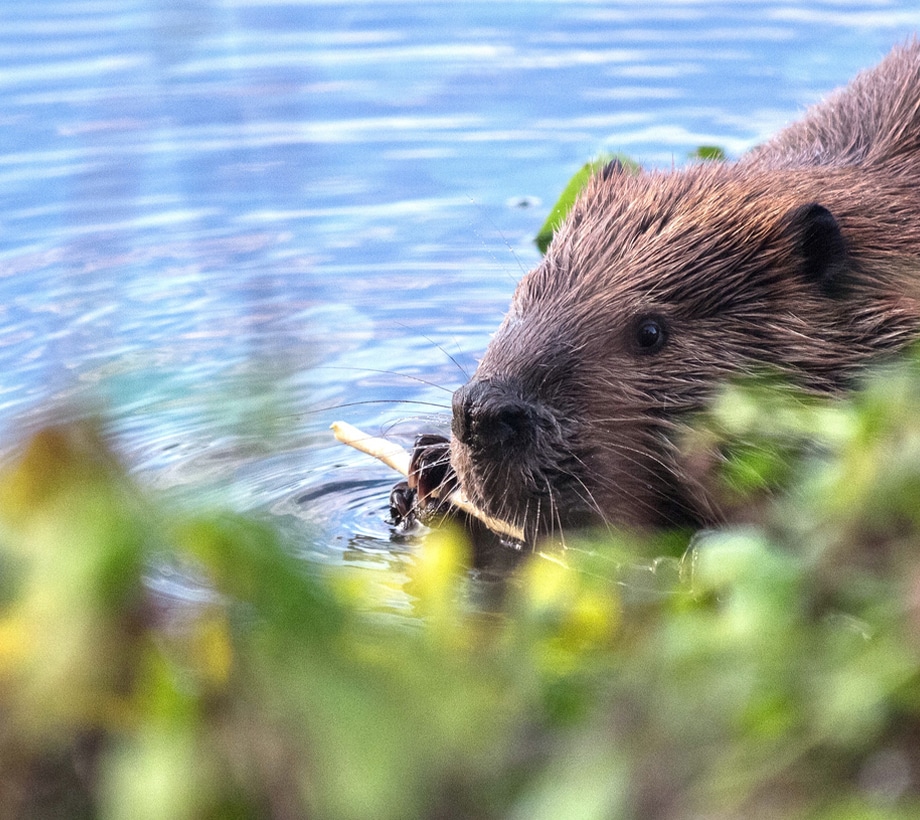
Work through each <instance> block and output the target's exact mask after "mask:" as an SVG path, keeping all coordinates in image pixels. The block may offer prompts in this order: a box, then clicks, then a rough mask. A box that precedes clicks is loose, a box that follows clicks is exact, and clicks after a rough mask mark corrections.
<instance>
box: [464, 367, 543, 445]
mask: <svg viewBox="0 0 920 820" xmlns="http://www.w3.org/2000/svg"><path fill="white" fill-rule="evenodd" d="M535 427H536V410H535V408H534V407H533V405H532V404H530V403H529V402H527V401H525V400H524V399H522V398H521V397H520V395H519V394H517V393H516V392H515V391H513V390H512V389H510V388H509V387H508V386H507V385H503V384H496V383H493V382H490V381H484V380H483V381H472V382H470V383H469V384H466V385H464V386H463V387H461V388H460V389H459V390H457V391H456V392H455V393H454V398H453V419H452V421H451V431H452V432H453V434H454V437H455V438H457V439H458V440H459V441H460V442H461V443H463V444H466V445H467V446H469V447H474V448H476V449H480V450H489V449H492V448H496V447H501V448H505V449H507V448H511V447H515V448H524V447H526V446H527V445H529V444H530V443H531V442H532V441H533V437H534V429H535Z"/></svg>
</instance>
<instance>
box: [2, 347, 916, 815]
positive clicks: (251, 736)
mask: <svg viewBox="0 0 920 820" xmlns="http://www.w3.org/2000/svg"><path fill="white" fill-rule="evenodd" d="M686 446H687V448H688V450H689V451H690V452H691V453H692V452H694V451H699V452H704V453H707V454H709V456H710V457H712V454H713V453H715V454H716V455H717V458H715V461H716V463H717V464H718V465H719V466H718V469H715V470H714V471H713V472H712V481H713V482H715V483H716V485H717V486H720V487H722V492H723V493H724V497H725V499H726V505H727V508H730V509H731V510H732V512H733V519H734V520H736V521H738V523H737V524H733V525H730V526H726V527H724V528H722V529H720V530H718V531H712V532H703V533H699V534H697V536H696V537H695V539H694V540H693V542H692V544H691V546H690V547H689V549H687V551H686V553H685V554H684V555H683V557H677V558H675V557H669V556H668V555H667V554H665V555H661V557H657V558H656V557H655V555H656V551H657V550H658V547H652V548H649V546H648V545H643V544H641V543H638V542H636V541H635V539H630V538H627V537H625V536H624V537H622V538H620V539H614V538H612V537H611V536H609V534H608V535H607V536H605V538H604V539H593V540H592V539H589V538H587V537H586V538H585V539H584V540H582V541H581V542H579V543H574V544H570V545H569V548H568V549H567V550H565V551H564V552H561V553H547V554H539V553H537V554H534V555H533V556H531V557H530V558H529V560H527V561H525V562H524V563H523V564H522V565H521V567H520V568H519V569H518V570H517V571H516V572H515V573H514V574H513V575H512V576H511V577H510V578H509V579H508V581H507V589H506V590H505V594H504V596H503V599H502V603H501V604H500V605H499V606H498V607H497V608H496V609H491V610H490V609H484V608H483V607H482V606H480V605H479V600H480V597H479V596H478V595H477V584H478V583H479V582H478V580H477V576H476V574H475V573H471V572H470V571H469V569H468V565H469V557H468V553H467V550H466V546H465V544H464V542H463V540H462V538H461V537H458V536H457V535H456V534H454V533H451V532H448V531H438V532H436V533H434V534H432V536H431V537H429V538H428V539H426V541H425V543H424V544H423V545H422V546H420V548H419V550H418V553H417V555H416V556H415V558H414V561H413V566H412V570H411V573H410V579H409V581H408V583H407V584H406V586H405V594H406V597H407V599H408V600H409V601H410V602H411V605H412V607H413V610H414V611H413V613H412V617H408V618H407V617H398V616H396V615H394V614H393V613H392V612H388V611H385V610H383V609H381V608H378V605H377V604H376V603H375V595H376V593H375V591H374V590H375V589H376V588H377V587H378V584H379V573H380V572H382V570H366V571H361V570H356V569H355V568H349V569H348V571H347V574H346V571H345V568H343V567H340V568H336V567H329V566H317V565H314V564H312V563H311V562H309V561H307V560H304V559H302V558H298V557H295V554H296V553H297V552H301V553H302V550H301V551H298V550H297V549H296V546H297V545H292V544H286V543H284V542H283V540H282V538H281V536H279V535H278V534H277V533H276V532H275V531H274V530H273V529H272V528H271V527H270V526H269V525H267V524H266V523H264V522H261V521H257V520H253V519H251V518H245V517H242V516H239V515H234V514H229V513H214V514H189V513H177V512H176V510H175V509H167V508H164V507H163V506H161V505H160V503H159V502H158V501H157V500H156V499H153V498H150V497H148V496H147V495H145V494H143V493H141V492H140V491H139V490H138V489H137V487H135V486H134V485H133V484H132V482H131V481H130V480H129V479H128V478H127V475H126V472H125V471H124V469H123V468H122V467H121V466H120V465H119V464H118V463H117V461H116V460H115V459H114V458H113V457H112V456H111V455H110V454H109V450H108V448H107V446H106V443H105V439H104V436H103V435H101V434H100V432H99V430H98V429H97V428H96V427H93V426H91V425H70V426H61V427H58V428H50V429H46V430H45V431H44V432H42V433H40V434H39V435H38V436H36V437H35V438H34V439H33V440H32V441H31V443H30V444H29V445H28V447H27V448H26V449H25V450H24V451H23V452H22V454H21V456H20V457H19V458H18V459H17V460H16V461H15V462H14V463H11V464H9V465H7V466H6V468H5V469H4V471H3V473H2V475H0V568H2V573H0V578H2V583H0V713H2V720H0V813H2V816H3V817H16V818H20V817H21V818H42V817H58V818H60V817H63V818H95V817H100V818H132V820H136V818H180V819H181V818H269V817H270V818H323V820H338V819H339V818H341V819H342V820H352V818H355V819H357V818H375V820H387V818H394V819H395V818H486V819H488V818H510V819H513V820H517V819H518V818H520V820H524V819H525V818H526V820H535V819H538V818H553V819H554V820H555V819H556V818H567V820H568V819H572V820H578V819H579V818H585V820H592V819H593V818H643V820H644V819H645V818H675V819H676V818H687V817H704V816H705V817H707V818H737V817H741V816H744V817H748V818H768V817H769V818H775V817H784V818H788V817H815V818H827V820H832V819H833V820H837V819H838V818H909V817H916V816H920V752H918V750H920V744H918V740H920V629H918V627H920V361H918V359H917V358H916V357H912V358H906V359H905V360H904V361H902V362H900V363H899V364H897V365H892V366H890V367H887V368H885V369H884V370H882V371H880V372H878V373H876V374H875V375H874V376H872V377H871V378H870V379H868V380H867V382H866V384H865V387H864V388H863V389H861V390H860V391H859V392H857V393H855V394H854V395H853V396H852V397H850V398H848V399H838V400H834V401H832V400H829V399H818V398H814V397H807V396H803V395H802V394H800V393H797V392H795V391H793V390H790V389H788V388H785V387H783V386H781V385H777V384H775V383H770V382H755V383H748V384H743V385H736V386H733V387H732V388H730V389H728V390H727V391H726V392H725V393H724V395H723V396H722V397H721V398H720V399H719V401H718V402H716V404H715V406H714V407H713V410H712V412H711V413H710V414H708V415H707V416H706V417H705V418H703V419H701V420H700V423H699V424H698V425H696V426H695V428H694V431H693V432H692V434H691V435H690V436H689V437H688V440H687V444H686ZM660 543H662V542H656V544H658V545H659V546H660ZM669 549H670V548H669ZM659 554H660V553H659ZM164 562H166V563H172V564H178V565H180V566H185V567H189V568H190V571H192V570H193V571H194V572H195V573H196V574H200V575H201V576H202V578H204V579H206V589H207V590H209V591H210V594H209V595H207V596H206V598H205V599H204V601H203V602H192V601H188V600H174V599H168V598H165V597H164V596H162V595H158V594H155V593H154V592H153V591H152V588H151V586H150V585H149V584H148V583H146V582H145V578H146V577H147V576H148V574H149V573H151V572H152V571H154V569H155V568H156V567H157V566H159V565H163V563H164Z"/></svg>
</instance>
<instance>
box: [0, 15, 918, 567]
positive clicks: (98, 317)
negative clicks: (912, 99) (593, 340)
mask: <svg viewBox="0 0 920 820" xmlns="http://www.w3.org/2000/svg"><path fill="white" fill-rule="evenodd" d="M918 28H920V6H918V4H917V2H916V0H914V2H906V1H905V0H900V1H897V0H891V1H890V2H886V1H885V0H874V1H873V0H868V2H867V0H860V2H847V1H845V0H840V1H839V2H834V1H833V0H825V1H824V2H807V3H806V2H778V0H773V1H771V0H762V1H761V0H748V1H747V2H745V0H740V1H739V0H731V1H730V2H709V0H706V2H702V1H701V2H695V1H694V0H681V1H677V0H675V1H674V2H660V3H648V2H628V1H627V0H624V1H623V2H609V3H604V2H577V1H575V0H573V1H572V2H563V0H543V2H540V0H517V1H514V2H494V1H493V2H456V0H453V1H452V2H440V1H439V0H426V2H348V1H347V0H341V1H340V2H286V0H170V1H169V2H167V0H133V1H132V0H39V1H38V2H34V3H21V2H18V0H2V2H0V100H2V103H0V122H2V128H0V191H2V195H3V207H2V210H0V288H2V298H0V320H2V334H0V373H2V378H0V437H2V439H0V440H2V441H3V442H4V449H6V450H9V449H10V448H12V447H14V446H15V445H16V443H17V442H19V441H21V439H22V438H23V436H24V435H26V434H27V433H28V432H29V431H31V430H33V429H35V428H36V427H37V426H38V425H39V424H41V423H43V422H44V421H46V420H47V419H48V418H51V417H54V416H57V417H61V416H62V415H63V416H67V415H74V414H81V413H86V412H96V411H102V412H104V414H105V415H106V417H107V418H108V419H109V427H110V429H111V431H112V435H113V439H114V441H115V442H116V445H117V447H118V449H119V450H120V452H121V453H122V454H123V457H124V458H125V460H126V461H127V463H129V464H130V465H132V469H133V470H134V472H135V474H136V476H137V478H138V480H139V481H140V482H141V483H144V484H148V485H150V486H152V487H155V488H158V489H160V490H162V491H163V492H166V493H171V494H173V495H175V496H177V497H180V496H187V497H189V498H194V499H195V503H201V502H202V500H205V501H207V502H208V503H211V502H213V503H219V504H224V505H229V506H232V507H234V508H236V509H243V510H256V511H259V512H262V513H266V514H270V515H274V516H277V518H278V520H279V522H281V523H282V524H283V526H285V527H289V528H290V529H291V530H292V531H293V533H294V537H295V539H297V540H296V542H297V543H300V544H302V545H303V551H304V553H305V554H310V555H313V556H316V557H318V558H320V559H323V560H332V561H336V562H339V561H348V562H358V563H362V562H367V563H371V564H373V563H375V562H379V561H383V562H388V561H392V560H398V556H399V554H400V553H401V551H402V550H404V549H406V547H405V545H403V544H401V543H399V540H398V539H395V538H394V537H393V535H392V533H391V532H390V529H389V527H388V526H387V524H386V522H385V512H386V511H385V508H386V496H387V491H388V488H389V485H390V484H391V483H392V481H393V478H394V476H393V475H392V474H390V473H389V472H388V470H387V468H385V467H383V466H382V465H378V464H376V463H371V462H370V461H368V460H367V459H366V458H365V457H363V456H361V455H360V454H358V453H354V452H352V451H350V450H346V449H345V448H342V447H340V446H338V445H335V444H333V443H332V441H331V438H330V436H329V433H328V426H329V424H330V422H331V421H333V420H334V419H335V418H344V419H346V420H348V421H350V422H352V423H354V424H357V425H360V426H362V427H364V428H366V429H368V430H369V431H371V432H374V433H379V432H384V433H385V434H387V435H392V436H395V437H397V438H399V439H400V440H403V441H405V442H409V441H411V438H412V433H413V432H414V431H415V430H417V429H421V428H426V427H432V426H435V427H436V426H437V425H438V423H443V421H444V419H445V417H446V416H445V414H446V412H447V408H448V406H449V399H450V391H451V390H452V389H453V388H455V387H456V386H458V385H459V384H461V383H462V382H463V381H464V380H465V379H466V377H467V375H468V374H469V373H470V372H471V371H472V370H473V368H474V367H475V362H476V357H477V355H478V354H480V353H481V351H482V350H483V348H484V347H485V345H486V342H487V340H488V337H489V334H490V332H491V331H492V330H493V329H494V328H495V327H496V326H497V325H498V323H499V321H500V319H501V316H502V314H503V311H504V309H505V307H506V305H507V303H508V300H509V298H510V295H511V292H512V290H513V289H514V285H515V282H516V281H517V279H518V278H519V277H520V275H521V274H522V272H523V271H525V270H526V269H528V268H529V267H531V266H532V265H533V264H535V262H536V261H537V259H538V255H537V251H536V249H535V247H534V246H533V243H532V237H533V236H534V234H535V233H536V231H537V230H538V228H539V226H540V224H541V223H542V221H543V219H544V218H545V216H546V214H547V211H548V209H549V207H550V206H551V204H552V202H553V201H554V199H555V197H556V195H557V194H558V193H559V191H560V190H561V189H562V187H563V186H564V184H565V183H566V181H567V180H568V178H569V177H570V175H571V174H572V173H573V172H574V171H575V170H576V169H577V168H578V167H580V166H581V165H582V164H583V163H584V162H585V161H586V160H587V159H589V158H591V157H592V156H594V155H595V154H597V153H598V152H600V151H625V152H627V153H629V154H631V155H632V156H634V157H635V158H636V159H638V160H640V161H641V162H643V163H644V164H646V165H651V166H658V167H671V166H672V165H680V164H682V163H683V162H685V160H686V156H687V154H688V152H689V151H691V150H692V149H693V148H695V147H696V146H698V145H700V144H717V145H721V146H723V147H724V148H725V149H726V150H727V151H728V153H729V154H730V155H734V156H736V155H738V154H739V153H741V152H743V151H744V150H745V149H746V148H748V147H750V146H751V145H753V144H755V143H757V142H758V141H760V140H762V139H763V138H765V137H767V136H768V135H770V134H771V133H772V132H774V131H775V130H776V129H778V128H780V127H781V126H782V125H783V124H785V123H786V122H788V121H789V120H790V119H793V118H794V117H796V116H797V115H798V114H799V113H800V112H801V111H802V109H803V108H804V107H805V106H807V105H808V104H810V103H812V102H814V101H816V100H818V99H819V98H820V97H821V96H822V95H823V94H824V93H826V92H827V91H828V90H830V89H831V88H833V87H835V86H837V85H839V84H841V83H843V82H845V81H846V80H847V79H848V78H850V77H851V76H852V75H853V74H854V73H855V72H856V71H857V70H859V69H861V68H864V67H868V66H870V65H872V64H874V63H875V62H877V61H878V60H879V59H880V58H881V57H882V56H883V55H884V53H885V52H886V51H887V50H888V49H889V48H890V47H891V45H892V44H894V43H896V42H898V41H901V40H903V39H905V38H906V37H907V36H909V35H910V34H912V33H913V32H915V31H916V30H917V29H918Z"/></svg>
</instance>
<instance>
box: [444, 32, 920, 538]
mask: <svg viewBox="0 0 920 820" xmlns="http://www.w3.org/2000/svg"><path fill="white" fill-rule="evenodd" d="M918 285H920V45H918V43H917V41H916V40H912V41H910V42H908V43H906V44H903V45H901V46H898V47H896V48H895V49H894V50H893V51H891V52H890V53H889V54H888V56H887V57H885V59H884V60H883V61H882V62H881V63H880V64H878V65H877V66H876V67H875V68H873V69H870V70H868V71H866V72H863V73H861V74H859V75H857V76H856V77H855V79H854V80H853V81H852V82H851V83H850V84H849V85H848V86H846V87H845V88H843V89H841V90H838V91H837V92H835V93H833V94H832V95H831V96H830V97H828V98H827V99H826V100H825V101H824V102H822V103H820V104H818V105H817V106H815V107H813V108H811V109H810V110H809V111H807V112H806V113H805V116H804V117H803V119H801V120H800V121H798V122H796V123H794V124H792V125H790V126H788V127H787V128H785V129H784V130H782V131H780V132H779V133H778V134H777V135H776V136H775V137H773V138H772V139H770V140H769V141H768V142H766V143H765V144H763V145H762V146H760V147H758V148H755V149H753V150H752V151H751V152H749V153H748V154H747V155H745V156H743V157H741V159H739V160H738V161H737V162H734V163H725V164H722V163H699V164H694V165H691V166H688V167H686V168H684V169H678V170H673V171H669V172H662V171H648V172H642V173H639V174H633V173H630V172H628V171H627V170H626V169H624V168H623V167H622V166H621V165H619V164H618V163H612V164H610V165H608V166H607V167H606V168H605V169H604V170H603V171H602V172H600V173H598V174H597V175H595V177H594V178H593V180H592V181H591V182H590V183H589V184H588V186H587V187H586V189H585V190H584V191H583V192H582V194H581V195H580V197H579V199H578V200H577V202H576V204H575V205H574V207H573V209H572V211H571V213H570V214H569V216H568V217H567V219H566V221H565V222H564V224H563V225H562V226H561V227H560V229H559V230H558V231H557V233H556V235H555V237H554V238H553V241H552V243H551V245H550V247H549V248H548V250H547V253H546V256H545V257H544V259H543V260H542V262H541V263H540V264H539V265H538V266H537V267H536V268H535V269H533V270H532V271H530V272H529V273H528V274H526V275H525V276H524V277H523V278H522V280H521V281H520V283H519V285H518V287H517V289H516V291H515V293H514V296H513V299H512V303H511V307H510V310H509V312H508V314H507V316H506V317H505V319H504V322H503V323H502V325H501V327H500V328H499V329H498V331H497V333H496V334H495V336H494V337H493V339H492V340H491V342H490V344H489V345H488V348H487V350H486V352H485V355H484V357H483V359H482V360H481V362H480V364H479V367H478V369H477V370H476V373H475V374H474V376H473V378H472V380H471V381H470V382H469V383H468V384H466V385H465V386H463V387H461V388H460V389H459V390H457V391H456V393H455V394H454V397H453V407H452V410H453V418H452V426H451V431H452V439H451V441H450V443H449V445H445V446H449V453H450V465H451V467H452V469H453V471H454V473H455V476H452V477H451V480H458V481H459V482H460V485H461V486H462V488H463V490H464V491H465V493H466V494H467V496H468V497H469V498H470V499H471V500H473V501H474V502H475V503H476V504H478V505H480V506H481V507H482V508H484V509H485V510H486V511H488V512H489V513H490V514H492V515H494V516H496V517H500V518H503V519H505V520H508V521H511V522H513V523H517V524H519V525H523V527H524V529H525V531H527V532H528V533H530V534H532V535H539V534H558V533H560V532H562V533H564V532H566V531H568V530H570V529H571V528H574V527H580V526H582V525H588V524H596V523H608V524H614V525H621V526H625V527H637V528H658V527H668V526H692V527H700V526H708V525H713V524H717V523H719V521H720V519H721V512H720V510H719V508H718V504H717V502H716V501H715V500H714V499H713V498H712V497H711V496H710V495H709V494H708V492H707V491H706V490H705V488H703V487H701V486H700V485H698V484H697V483H696V482H695V481H694V480H693V478H692V476H691V475H690V471H689V470H688V468H687V466H686V465H685V464H684V463H683V462H682V460H681V459H682V456H681V453H680V452H679V448H678V447H677V446H676V444H675V433H676V431H677V430H678V429H679V428H680V426H681V424H683V422H684V420H685V419H687V418H688V417H690V416H692V414H693V413H695V412H697V411H699V410H701V409H703V408H704V407H705V406H706V405H707V402H709V401H710V400H711V398H712V396H713V395H714V393H715V392H716V391H717V389H718V388H719V386H720V385H722V384H723V383H724V381H725V380H726V379H727V378H729V377H731V376H732V375H733V374H739V373H745V372H748V371H756V370H757V369H758V368H761V367H763V366H769V367H772V368H778V369H779V370H780V371H782V372H783V373H784V374H786V375H787V376H788V377H789V378H790V379H792V380H793V381H795V382H798V383H800V384H801V385H803V386H804V387H806V388H811V389H817V390H821V391H837V390H842V389H846V388H847V387H848V386H850V385H851V384H852V380H853V378H854V376H855V375H856V374H858V373H859V372H860V371H861V370H862V369H863V368H864V367H865V366H866V364H867V363H869V362H871V361H874V360H876V359H878V358H879V357H880V356H883V355H886V354H890V353H891V352H893V351H896V350H899V349H901V348H903V347H905V346H906V345H907V344H909V343H910V342H912V341H914V340H916V339H917V338H918V336H920V287H918ZM430 444H431V442H428V445H429V447H430ZM442 456H443V452H442ZM439 480H440V478H439Z"/></svg>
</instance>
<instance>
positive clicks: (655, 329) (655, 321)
mask: <svg viewBox="0 0 920 820" xmlns="http://www.w3.org/2000/svg"><path fill="white" fill-rule="evenodd" d="M635 327H636V331H635V341H636V348H637V349H638V351H639V352H640V353H657V352H658V351H659V350H661V348H662V347H663V346H664V343H665V339H666V338H667V332H666V330H665V325H664V320H663V319H661V317H659V316H644V317H643V318H641V319H640V320H639V321H638V322H637V323H636V326H635Z"/></svg>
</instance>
